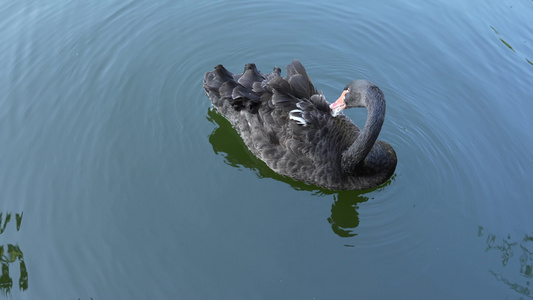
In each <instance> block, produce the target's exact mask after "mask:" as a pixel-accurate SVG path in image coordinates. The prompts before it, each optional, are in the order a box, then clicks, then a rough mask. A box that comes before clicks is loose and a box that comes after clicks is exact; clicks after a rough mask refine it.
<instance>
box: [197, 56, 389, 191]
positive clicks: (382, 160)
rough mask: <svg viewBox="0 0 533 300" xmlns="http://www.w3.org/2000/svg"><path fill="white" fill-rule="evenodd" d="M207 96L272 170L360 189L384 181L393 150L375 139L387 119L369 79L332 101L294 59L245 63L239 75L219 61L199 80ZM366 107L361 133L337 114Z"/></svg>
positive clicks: (382, 102) (380, 95)
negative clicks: (260, 66) (264, 65)
mask: <svg viewBox="0 0 533 300" xmlns="http://www.w3.org/2000/svg"><path fill="white" fill-rule="evenodd" d="M203 86H204V89H205V93H206V95H207V96H208V97H209V99H210V100H211V103H212V104H213V106H214V107H215V108H216V110H217V111H218V112H219V113H220V114H222V115H223V116H224V117H225V118H226V119H228V120H229V122H230V123H231V124H232V125H233V127H234V128H235V129H236V130H237V131H238V133H239V134H240V136H241V137H242V139H243V140H244V143H245V144H246V146H247V147H248V148H249V149H250V151H252V153H253V154H254V155H255V156H257V157H258V158H259V159H261V160H262V161H264V162H265V163H266V164H267V165H268V166H269V167H270V168H271V169H272V170H274V171H275V172H276V173H279V174H281V175H284V176H288V177H291V178H294V179H297V180H302V181H305V182H307V183H310V184H314V185H317V186H320V187H323V188H327V189H331V190H362V189H369V188H373V187H376V186H379V185H381V184H383V183H384V182H386V181H387V180H388V179H389V178H390V177H391V176H392V175H393V174H394V170H395V169H396V163H397V158H396V153H395V152H394V149H393V148H392V147H391V146H390V145H389V144H387V143H386V142H383V141H380V140H377V137H378V135H379V132H380V130H381V126H382V125H383V122H384V120H385V98H384V96H383V92H382V91H381V90H380V89H379V88H378V87H377V86H375V85H374V84H372V83H371V82H369V81H366V80H356V81H353V82H351V83H350V84H348V85H347V86H346V87H345V88H344V91H343V92H342V95H341V96H340V98H339V99H338V100H337V101H336V102H335V103H333V104H331V105H330V104H329V103H328V102H327V101H326V99H325V97H324V95H323V94H322V92H318V91H317V90H316V89H315V87H314V86H313V83H312V82H311V78H309V76H307V72H306V71H305V68H304V67H303V65H302V64H301V63H300V61H298V60H294V61H293V62H292V63H291V64H290V65H288V66H287V75H286V76H285V77H284V78H283V77H281V69H280V68H277V67H276V68H274V70H273V72H272V73H270V74H263V73H261V72H259V70H257V68H256V66H255V64H247V65H246V66H245V68H244V73H242V74H232V73H231V72H229V71H228V70H226V69H225V68H224V67H223V66H222V65H218V66H216V67H215V69H214V71H212V72H207V73H206V74H205V77H204V85H203ZM363 106H364V107H366V108H367V110H368V115H367V120H366V124H365V126H364V128H363V130H360V129H359V127H357V125H355V124H354V123H353V122H352V121H351V120H350V119H349V118H348V117H346V116H345V115H344V114H342V113H341V111H342V110H343V109H344V108H350V107H363Z"/></svg>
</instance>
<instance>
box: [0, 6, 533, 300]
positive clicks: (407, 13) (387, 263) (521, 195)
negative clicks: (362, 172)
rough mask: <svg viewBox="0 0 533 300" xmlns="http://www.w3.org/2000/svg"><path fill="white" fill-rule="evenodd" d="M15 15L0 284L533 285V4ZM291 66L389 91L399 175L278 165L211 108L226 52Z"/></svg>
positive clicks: (6, 61) (129, 295) (324, 288)
mask: <svg viewBox="0 0 533 300" xmlns="http://www.w3.org/2000/svg"><path fill="white" fill-rule="evenodd" d="M1 7H2V8H1V9H0V37H1V43H0V65H1V66H2V68H1V71H0V213H1V216H0V221H1V223H0V254H1V265H2V273H1V275H0V289H1V293H0V295H2V297H5V298H7V299H521V298H524V299H525V298H532V297H533V284H532V283H531V282H532V281H533V218H532V215H533V158H532V156H531V153H532V150H533V133H532V130H531V128H533V118H532V117H531V114H532V113H533V96H532V94H533V93H532V92H533V88H532V82H533V62H532V61H533V39H532V36H531V32H533V22H531V16H532V15H533V2H532V1H530V0H514V1H513V0H511V1H495V0H492V1H467V2H466V1H458V0H452V1H432V2H427V1H379V2H376V1H357V2H353V1H332V2H328V4H324V3H313V2H309V1H292V2H272V1H271V2H267V3H263V2H235V1H222V2H220V1H215V2H205V3H202V2H198V1H178V2H177V3H170V2H164V1H159V2H156V3H154V2H151V1H148V2H139V1H134V2H102V3H101V2H80V1H49V2H48V3H45V2H30V1H6V2H5V3H4V4H3V5H2V6H1ZM294 58H298V59H300V60H301V61H302V62H303V64H304V65H305V66H306V68H307V71H308V73H309V74H310V75H311V77H312V78H313V81H314V83H315V85H316V86H317V88H318V89H321V90H322V91H323V92H324V94H325V95H326V97H327V98H328V99H330V100H331V99H335V98H336V97H338V95H339V94H340V92H341V90H342V88H343V87H344V86H345V85H346V83H348V82H349V81H351V80H352V79H356V78H366V79H368V80H371V81H373V82H374V83H376V84H377V85H378V86H379V87H380V88H381V89H382V90H383V91H384V93H385V95H386V98H387V101H388V102H387V104H388V107H387V119H386V122H385V125H384V128H383V131H382V133H381V135H380V139H383V140H385V141H387V142H388V143H390V144H391V145H392V146H393V147H394V148H395V150H396V152H397V154H398V158H399V164H398V168H397V170H396V174H395V176H394V177H393V179H392V180H390V181H389V182H388V183H387V184H386V185H385V186H383V187H381V188H378V189H375V190H372V191H365V192H341V193H331V192H326V191H322V190H319V189H317V188H316V187H313V186H308V185H305V184H302V183H300V182H296V181H292V180H289V179H286V178H283V177H281V176H278V175H276V174H274V173H273V172H272V171H270V170H268V168H266V167H265V165H264V164H263V163H261V162H260V161H258V160H257V159H255V158H253V157H251V156H250V153H249V152H248V151H247V150H246V148H245V147H244V145H243V143H242V142H241V140H240V139H239V137H238V136H237V135H236V133H235V131H234V130H233V129H232V128H231V126H230V125H229V124H228V122H227V121H225V120H224V119H223V118H221V117H220V116H219V115H217V114H216V113H214V112H213V111H211V110H210V103H209V101H208V99H207V98H206V97H205V95H204V93H203V89H202V85H201V82H202V79H203V74H204V73H205V72H206V71H209V70H212V68H213V67H214V66H215V65H217V64H219V63H222V64H224V65H225V66H226V67H227V68H228V69H230V70H231V71H233V72H237V71H241V70H242V68H243V66H244V64H245V63H248V62H255V63H256V64H257V65H258V67H259V68H260V69H261V70H263V71H265V72H270V71H271V69H272V67H273V66H281V67H284V66H285V65H286V64H288V63H289V62H290V61H291V60H292V59H294ZM347 114H348V115H349V116H350V117H351V118H353V119H354V120H355V121H356V123H358V124H359V125H361V126H362V125H363V123H364V120H365V110H364V109H359V110H351V111H349V112H347ZM2 297H0V298H2Z"/></svg>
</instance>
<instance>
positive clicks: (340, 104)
mask: <svg viewBox="0 0 533 300" xmlns="http://www.w3.org/2000/svg"><path fill="white" fill-rule="evenodd" d="M346 93H348V90H344V92H342V94H341V96H340V97H339V99H337V101H335V102H333V104H331V105H330V106H329V108H331V114H332V115H333V116H334V117H335V116H337V115H338V114H340V112H341V111H342V110H343V109H345V108H346V103H344V97H346Z"/></svg>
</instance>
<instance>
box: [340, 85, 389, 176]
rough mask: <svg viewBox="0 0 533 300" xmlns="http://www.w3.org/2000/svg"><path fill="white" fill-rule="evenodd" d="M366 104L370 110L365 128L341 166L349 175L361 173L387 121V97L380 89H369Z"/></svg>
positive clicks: (344, 156) (345, 153) (343, 158)
mask: <svg viewBox="0 0 533 300" xmlns="http://www.w3.org/2000/svg"><path fill="white" fill-rule="evenodd" d="M365 102H366V105H365V106H366V108H367V110H368V114H367V118H366V123H365V127H364V128H363V130H362V131H361V132H360V134H359V136H358V137H357V139H356V140H355V142H354V143H353V144H352V145H351V146H350V147H349V148H348V149H347V150H346V151H344V153H343V154H342V159H341V166H342V169H343V171H344V172H345V173H348V174H355V173H358V171H360V169H361V167H362V166H363V162H364V160H365V158H366V156H367V155H368V153H369V152H370V150H371V149H372V147H373V146H374V143H375V142H376V140H377V138H378V135H379V132H380V130H381V126H382V125H383V122H384V121H385V97H384V96H383V93H382V92H381V90H379V88H377V87H372V88H369V89H368V91H367V93H366V97H365Z"/></svg>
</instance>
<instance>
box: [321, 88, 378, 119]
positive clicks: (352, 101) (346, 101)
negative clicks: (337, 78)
mask: <svg viewBox="0 0 533 300" xmlns="http://www.w3.org/2000/svg"><path fill="white" fill-rule="evenodd" d="M376 91H379V92H381V91H380V90H379V88H378V87H377V86H376V85H374V84H373V83H372V82H370V81H368V80H363V79H360V80H355V81H352V82H350V83H349V84H348V85H347V86H346V87H345V88H344V91H343V92H342V94H341V96H340V97H339V99H337V101H335V102H333V104H331V105H330V106H329V108H331V112H332V114H333V116H337V115H338V114H340V113H341V111H342V110H344V109H345V108H351V107H364V106H367V103H366V100H367V96H368V94H369V93H375V92H376Z"/></svg>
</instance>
